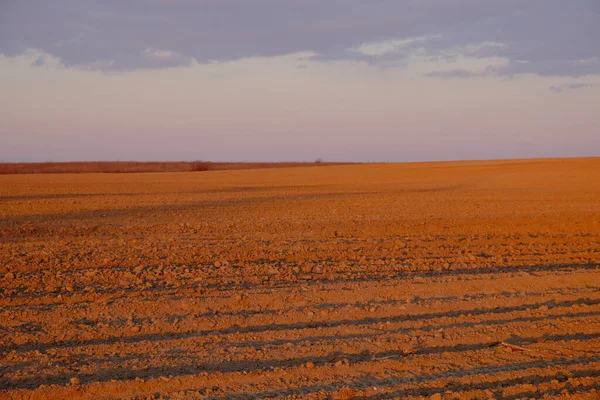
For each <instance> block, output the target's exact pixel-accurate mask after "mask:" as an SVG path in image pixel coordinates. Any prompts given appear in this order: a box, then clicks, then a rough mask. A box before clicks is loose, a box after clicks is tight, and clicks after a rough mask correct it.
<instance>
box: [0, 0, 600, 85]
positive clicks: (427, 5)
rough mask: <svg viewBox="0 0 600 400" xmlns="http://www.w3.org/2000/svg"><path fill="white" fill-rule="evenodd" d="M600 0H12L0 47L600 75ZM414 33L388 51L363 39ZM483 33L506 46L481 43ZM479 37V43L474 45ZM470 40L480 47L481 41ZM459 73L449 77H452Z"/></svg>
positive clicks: (135, 61)
mask: <svg viewBox="0 0 600 400" xmlns="http://www.w3.org/2000/svg"><path fill="white" fill-rule="evenodd" d="M598 4H600V1H598V0H571V1H564V0H502V1H498V0H372V1H365V0H328V1H322V0H303V1H296V0H253V1H246V0H202V1H201V0H170V1H169V0H128V1H122V0H97V1H93V0H56V1H45V0H37V1H36V0H5V1H3V2H2V3H1V4H0V52H1V53H3V54H5V55H9V56H14V55H18V54H21V53H22V52H23V51H25V50H26V49H40V50H43V51H44V52H47V53H49V54H51V55H52V56H55V57H57V58H59V59H60V61H61V62H62V63H63V64H64V65H66V66H76V67H85V68H89V67H92V68H93V67H97V68H100V69H110V70H131V69H137V68H164V67H171V66H177V65H188V64H189V63H190V62H192V60H194V59H195V60H197V61H198V62H201V63H205V62H210V61H230V60H236V59H240V58H245V57H252V56H265V57H269V56H278V55H284V54H290V53H295V52H300V51H312V52H315V53H317V54H318V56H317V57H316V59H319V60H322V61H328V60H356V61H365V62H369V63H372V64H379V65H387V64H390V63H394V64H398V63H400V64H401V63H403V62H405V61H406V59H407V57H408V55H410V51H416V50H419V51H421V52H425V53H426V54H431V55H433V56H444V55H445V56H449V54H453V53H456V51H463V52H466V53H467V55H470V56H473V57H504V58H506V59H508V60H509V61H510V63H509V65H508V66H507V67H505V68H503V69H499V70H498V71H497V73H498V74H503V75H511V74H517V73H536V74H541V75H559V76H561V75H563V76H580V75H586V74H596V73H600V41H599V40H598V38H599V37H600V6H598ZM415 37H429V39H427V40H423V41H414V42H410V43H408V44H406V45H405V46H402V47H401V48H398V49H394V50H392V51H389V52H387V53H385V54H364V53H361V52H357V51H349V49H352V48H356V47H357V46H359V45H361V44H363V43H369V42H378V41H383V40H403V39H408V38H415ZM485 42H494V43H501V44H503V46H480V47H477V45H479V44H482V43H485ZM469 45H471V46H469ZM473 46H474V47H473ZM450 75H451V74H450Z"/></svg>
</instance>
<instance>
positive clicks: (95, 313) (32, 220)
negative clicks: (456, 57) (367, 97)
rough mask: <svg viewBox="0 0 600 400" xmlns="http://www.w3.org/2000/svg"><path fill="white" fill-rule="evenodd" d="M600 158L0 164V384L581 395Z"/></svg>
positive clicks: (262, 393) (598, 272)
mask: <svg viewBox="0 0 600 400" xmlns="http://www.w3.org/2000/svg"><path fill="white" fill-rule="evenodd" d="M599 171H600V159H597V158H596V159H594V158H591V159H569V160H566V159H565V160H561V159H557V160H526V161H523V160H520V161H495V162H457V163H420V164H388V165H347V166H329V167H324V168H314V167H310V168H293V169H285V168H284V169H268V170H245V171H215V172H211V173H209V174H197V173H157V174H127V175H106V174H86V175H81V174H79V175H77V174H60V175H18V176H16V175H15V176H11V175H4V176H1V177H0V398H3V399H4V398H6V399H25V398H41V399H66V398H85V399H111V398H132V399H146V398H165V399H200V398H208V399H220V398H235V399H246V398H248V399H251V398H290V399H291V398H307V399H322V398H332V399H348V398H361V399H387V398H423V397H424V398H432V399H440V398H441V399H458V398H461V399H462V398H465V399H481V398H490V399H491V398H496V399H530V398H534V399H539V398H575V399H598V398H600V396H599V394H600V173H599Z"/></svg>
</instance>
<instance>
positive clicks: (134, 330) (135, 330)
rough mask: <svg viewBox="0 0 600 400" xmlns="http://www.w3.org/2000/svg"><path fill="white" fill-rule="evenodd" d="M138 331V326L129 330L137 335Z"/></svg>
mask: <svg viewBox="0 0 600 400" xmlns="http://www.w3.org/2000/svg"><path fill="white" fill-rule="evenodd" d="M139 331H140V327H139V326H134V327H132V328H131V332H133V333H138V332H139Z"/></svg>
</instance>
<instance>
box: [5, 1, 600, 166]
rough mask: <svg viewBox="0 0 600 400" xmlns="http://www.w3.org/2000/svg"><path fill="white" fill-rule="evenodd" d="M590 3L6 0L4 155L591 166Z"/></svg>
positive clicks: (596, 74)
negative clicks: (565, 161) (537, 161)
mask: <svg viewBox="0 0 600 400" xmlns="http://www.w3.org/2000/svg"><path fill="white" fill-rule="evenodd" d="M598 38H600V1H599V0H571V1H564V0H502V1H498V0H370V1H364V0H363V1H360V0H295V1H291V0H145V1H142V0H128V1H122V0H96V1H93V0H56V1H42V0H37V1H35V0H5V1H2V2H0V161H49V160H52V161H62V160H193V159H205V160H214V161H226V160H231V161H259V160H260V161H263V160H264V161H277V160H282V161H284V160H298V161H300V160H306V161H312V160H314V159H316V158H322V159H324V160H331V161H337V160H349V161H413V160H443V159H472V158H510V157H544V156H586V155H600V112H598V111H599V110H600V40H599V39H598Z"/></svg>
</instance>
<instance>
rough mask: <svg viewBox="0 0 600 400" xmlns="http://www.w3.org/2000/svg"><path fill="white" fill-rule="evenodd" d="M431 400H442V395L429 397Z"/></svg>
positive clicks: (437, 394)
mask: <svg viewBox="0 0 600 400" xmlns="http://www.w3.org/2000/svg"><path fill="white" fill-rule="evenodd" d="M429 400H442V395H441V394H439V393H436V394H434V395H432V396H431V397H429Z"/></svg>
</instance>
